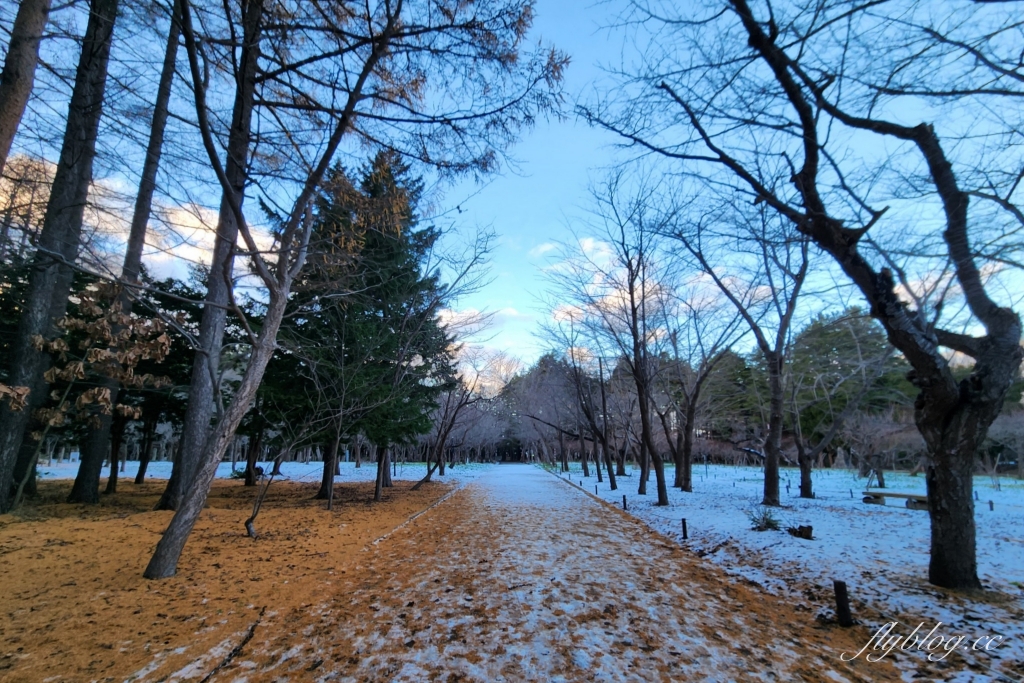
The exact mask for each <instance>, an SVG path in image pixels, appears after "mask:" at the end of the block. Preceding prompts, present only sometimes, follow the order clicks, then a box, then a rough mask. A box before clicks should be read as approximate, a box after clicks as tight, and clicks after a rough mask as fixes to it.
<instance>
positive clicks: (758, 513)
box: [749, 505, 782, 531]
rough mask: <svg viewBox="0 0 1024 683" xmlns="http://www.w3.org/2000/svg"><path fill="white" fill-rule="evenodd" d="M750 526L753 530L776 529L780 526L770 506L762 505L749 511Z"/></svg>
mask: <svg viewBox="0 0 1024 683" xmlns="http://www.w3.org/2000/svg"><path fill="white" fill-rule="evenodd" d="M749 517H750V523H751V525H752V526H751V528H752V529H753V530H754V531H769V530H770V531H778V530H779V529H780V528H782V525H780V524H779V520H777V519H776V518H775V513H774V512H772V509H771V508H770V507H767V506H765V505H762V506H760V507H758V508H755V509H754V510H751V511H750V515H749Z"/></svg>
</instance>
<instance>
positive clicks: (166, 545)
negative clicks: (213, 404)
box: [143, 291, 287, 579]
mask: <svg viewBox="0 0 1024 683" xmlns="http://www.w3.org/2000/svg"><path fill="white" fill-rule="evenodd" d="M286 303H287V299H286V297H283V296H280V295H278V294H277V293H275V292H273V291H271V293H270V302H269V304H268V306H267V313H266V316H265V317H264V322H263V327H262V329H261V330H260V332H259V336H258V337H257V339H256V344H255V345H254V346H253V347H252V353H251V355H250V357H249V363H248V365H246V368H245V373H244V374H243V375H242V381H241V383H240V384H239V386H238V389H237V390H236V392H235V397H234V400H232V401H231V404H230V405H229V406H228V407H227V409H226V410H225V411H224V415H223V417H222V418H221V419H220V420H218V421H217V423H216V424H215V425H214V427H213V429H212V430H211V431H210V435H209V437H208V438H207V440H206V444H205V445H204V447H203V449H202V452H203V453H204V454H205V457H204V461H203V463H202V467H201V468H200V469H199V470H198V471H197V473H196V479H195V481H194V482H193V485H191V486H189V487H187V489H186V490H185V494H184V496H183V498H182V501H181V506H179V508H178V510H177V511H176V512H175V514H174V517H173V518H172V519H171V523H170V525H168V527H167V531H165V532H164V535H163V537H162V538H161V539H160V542H159V543H158V544H157V547H156V551H155V552H154V553H153V557H152V558H151V559H150V561H149V565H148V566H147V567H146V571H145V573H144V574H143V576H145V577H146V578H147V579H158V578H166V577H169V576H173V575H174V573H175V571H177V567H178V559H179V558H180V557H181V552H182V550H184V548H185V542H186V541H187V540H188V537H189V534H190V533H192V527H194V526H195V523H196V520H198V519H199V514H200V513H201V512H202V511H203V506H204V505H205V504H206V497H207V496H208V495H209V492H210V485H211V484H212V483H213V479H214V477H216V476H217V466H218V465H219V464H220V461H221V460H222V459H223V457H224V453H225V451H226V450H227V448H228V446H229V445H230V444H231V441H232V440H233V439H234V438H235V432H236V431H237V429H238V425H239V423H241V421H242V418H243V417H245V414H246V413H247V412H248V411H249V406H250V405H251V404H252V400H253V397H254V396H255V395H256V392H257V390H258V389H259V387H260V383H261V382H262V381H263V374H264V373H265V372H266V369H267V364H268V363H269V362H270V357H271V356H272V355H273V353H274V349H275V348H276V343H275V340H276V339H277V331H278V328H279V327H280V326H281V319H282V318H283V317H284V309H285V305H286Z"/></svg>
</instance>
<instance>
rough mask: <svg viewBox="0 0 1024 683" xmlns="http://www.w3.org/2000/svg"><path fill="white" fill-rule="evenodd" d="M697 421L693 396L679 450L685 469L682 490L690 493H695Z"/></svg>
mask: <svg viewBox="0 0 1024 683" xmlns="http://www.w3.org/2000/svg"><path fill="white" fill-rule="evenodd" d="M696 420H697V397H696V396H692V397H690V400H689V401H687V404H686V418H685V423H684V424H683V425H682V426H681V427H680V429H682V436H683V447H682V448H681V449H679V450H680V451H681V453H680V458H679V459H680V460H681V461H682V467H683V477H682V486H680V488H681V489H682V490H683V491H686V492H688V493H692V492H693V432H694V429H695V425H694V423H695V422H696Z"/></svg>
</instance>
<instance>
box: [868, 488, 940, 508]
mask: <svg viewBox="0 0 1024 683" xmlns="http://www.w3.org/2000/svg"><path fill="white" fill-rule="evenodd" d="M886 498H906V499H907V508H908V509H910V510H927V509H928V496H926V495H923V494H920V493H895V492H893V491H886V490H882V491H865V492H864V502H865V503H868V504H870V505H885V499H886Z"/></svg>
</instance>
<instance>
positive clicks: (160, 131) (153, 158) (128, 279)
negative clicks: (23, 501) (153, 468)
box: [68, 2, 181, 503]
mask: <svg viewBox="0 0 1024 683" xmlns="http://www.w3.org/2000/svg"><path fill="white" fill-rule="evenodd" d="M179 12H180V9H179V5H178V2H175V3H174V5H173V9H172V10H171V26H170V30H169V32H168V34H167V48H166V49H165V51H164V64H163V69H162V71H161V72H160V82H159V85H158V86H157V96H156V103H155V104H154V106H153V120H152V122H151V124H150V129H149V144H148V145H147V147H146V160H145V162H144V163H143V166H142V178H141V180H140V181H139V192H138V194H137V195H136V197H135V209H134V211H133V213H132V224H131V231H130V232H129V234H128V248H127V250H126V251H125V255H124V263H123V264H122V266H121V279H122V280H123V281H124V283H125V288H124V289H122V291H121V294H120V296H119V297H118V302H119V303H120V305H121V311H122V312H123V313H124V314H125V315H129V314H131V312H132V299H133V297H132V293H131V292H130V291H129V290H128V288H129V287H130V286H131V285H132V284H137V283H138V281H139V272H140V271H141V270H142V250H143V248H144V247H145V245H146V228H147V226H148V225H149V216H150V212H151V210H152V208H153V193H154V192H155V191H156V174H157V171H158V170H159V168H160V153H161V151H162V150H163V144H164V131H165V130H166V128H167V113H168V109H167V105H168V102H169V101H170V99H171V83H172V82H173V80H174V66H175V61H176V57H177V54H178V36H179V35H180V34H181V28H180V24H179V23H178V14H179ZM103 385H104V386H105V387H106V388H107V390H108V391H110V403H111V405H112V406H113V405H116V404H117V394H118V389H119V388H120V385H119V384H118V382H117V381H115V380H113V379H106V380H104V381H103ZM111 431H112V419H111V416H110V415H101V416H99V424H98V425H95V426H94V427H90V428H89V430H88V433H87V435H86V437H85V441H84V442H83V444H82V456H81V457H82V464H81V466H79V468H78V474H77V475H76V477H75V484H74V486H73V487H72V488H71V494H70V496H69V497H68V502H70V503H98V502H99V485H100V467H99V466H98V465H97V463H96V461H98V462H99V463H102V462H103V458H104V457H106V454H107V451H108V450H109V448H110V439H111Z"/></svg>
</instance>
